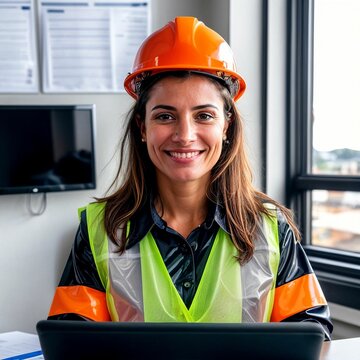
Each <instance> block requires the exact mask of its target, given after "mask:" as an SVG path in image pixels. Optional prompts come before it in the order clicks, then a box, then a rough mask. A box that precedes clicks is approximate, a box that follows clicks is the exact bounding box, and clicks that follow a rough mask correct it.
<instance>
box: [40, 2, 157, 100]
mask: <svg viewBox="0 0 360 360" xmlns="http://www.w3.org/2000/svg"><path fill="white" fill-rule="evenodd" d="M41 20H42V21H41V23H42V33H43V46H42V47H43V91H44V92H56V93H63V92H95V93H98V92H99V93H101V92H122V91H124V89H123V82H124V78H125V77H126V75H127V74H128V73H129V72H131V67H132V63H133V60H134V57H135V54H136V51H137V50H138V48H139V46H140V45H141V43H142V41H143V40H144V39H145V38H146V36H147V35H148V34H149V31H150V0H147V1H137V0H133V1H129V0H96V1H81V2H80V1H79V2H76V0H71V1H70V0H61V1H59V0H42V2H41Z"/></svg>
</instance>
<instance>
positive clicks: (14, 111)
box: [0, 105, 96, 194]
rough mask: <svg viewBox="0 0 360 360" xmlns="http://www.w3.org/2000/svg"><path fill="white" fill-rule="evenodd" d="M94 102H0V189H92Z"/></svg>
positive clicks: (14, 191) (4, 191)
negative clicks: (15, 103) (85, 103)
mask: <svg viewBox="0 0 360 360" xmlns="http://www.w3.org/2000/svg"><path fill="white" fill-rule="evenodd" d="M94 117H95V106H94V105H41V106H40V105H39V106H27V105H11V106H10V105H2V106H0V194H19V193H37V192H50V191H65V190H81V189H94V188H95V186H96V184H95V154H94V120H95V119H94Z"/></svg>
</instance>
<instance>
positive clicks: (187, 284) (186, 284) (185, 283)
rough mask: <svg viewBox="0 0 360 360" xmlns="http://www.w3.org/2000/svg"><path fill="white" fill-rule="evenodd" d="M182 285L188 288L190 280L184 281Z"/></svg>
mask: <svg viewBox="0 0 360 360" xmlns="http://www.w3.org/2000/svg"><path fill="white" fill-rule="evenodd" d="M183 286H184V288H186V289H189V288H190V287H191V282H190V281H185V282H184V284H183Z"/></svg>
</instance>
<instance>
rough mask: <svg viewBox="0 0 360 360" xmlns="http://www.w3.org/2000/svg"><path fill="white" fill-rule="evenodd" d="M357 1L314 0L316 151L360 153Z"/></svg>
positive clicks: (359, 1)
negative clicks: (350, 151)
mask: <svg viewBox="0 0 360 360" xmlns="http://www.w3.org/2000/svg"><path fill="white" fill-rule="evenodd" d="M359 19H360V0H317V1H315V28H314V34H315V36H314V102H313V113H314V127H313V130H314V133H313V137H314V142H313V146H314V148H315V149H316V150H320V151H330V150H333V149H339V148H345V147H346V148H350V149H354V150H360V21H359Z"/></svg>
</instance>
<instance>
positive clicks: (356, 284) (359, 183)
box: [286, 0, 360, 309]
mask: <svg viewBox="0 0 360 360" xmlns="http://www.w3.org/2000/svg"><path fill="white" fill-rule="evenodd" d="M314 1H316V0H291V1H289V2H288V9H287V11H288V13H287V14H288V24H287V28H288V39H287V46H288V58H287V64H288V65H287V90H288V91H287V93H288V98H287V118H288V122H287V129H286V133H287V139H286V149H287V154H286V155H287V158H286V179H287V180H286V205H287V206H288V207H290V208H291V209H292V210H293V211H294V213H295V215H296V219H297V222H298V224H299V227H300V230H301V232H302V235H303V240H302V241H303V246H304V249H305V251H306V252H307V254H308V256H309V259H310V261H311V263H312V265H313V268H314V271H315V272H316V274H317V276H318V279H319V281H320V283H321V285H322V288H323V290H324V293H325V295H326V297H327V300H328V301H331V302H334V303H337V304H341V305H344V306H348V307H352V308H355V309H360V302H359V299H360V280H359V279H360V254H359V253H355V252H354V253H352V252H347V251H341V250H335V249H331V248H324V247H319V246H314V245H311V219H312V216H311V211H312V208H311V191H312V190H317V189H324V190H338V191H360V176H359V177H358V176H340V175H339V176H333V175H332V176H326V175H314V174H311V171H310V166H311V161H312V159H311V157H312V154H311V146H312V131H311V118H312V99H313V88H312V86H313V78H312V73H313V32H314Z"/></svg>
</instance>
